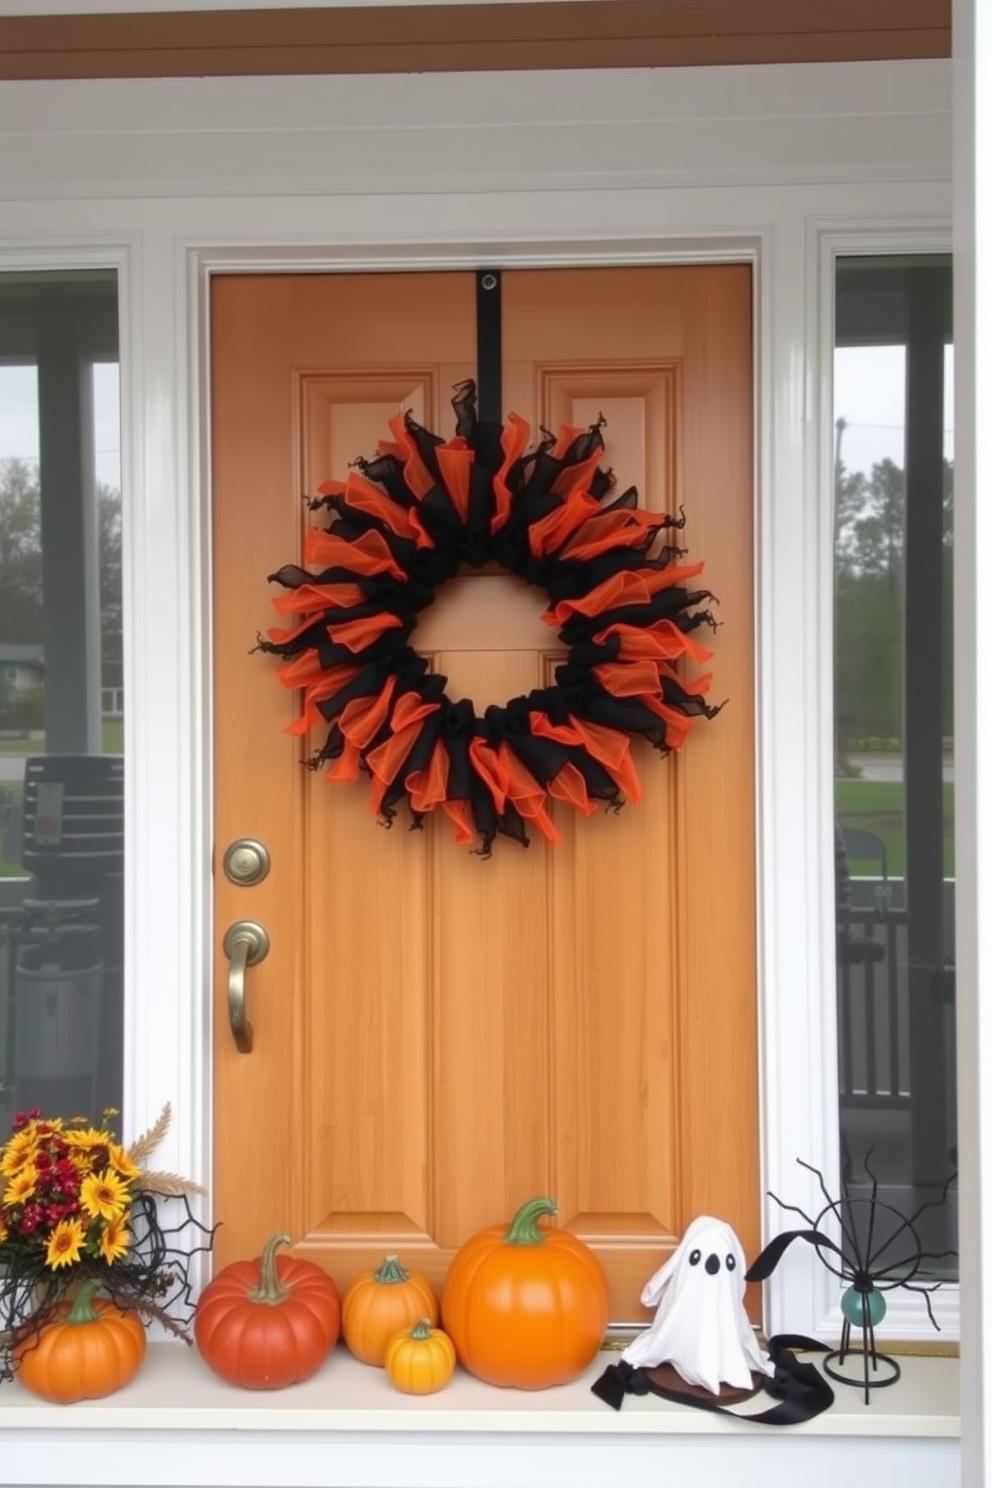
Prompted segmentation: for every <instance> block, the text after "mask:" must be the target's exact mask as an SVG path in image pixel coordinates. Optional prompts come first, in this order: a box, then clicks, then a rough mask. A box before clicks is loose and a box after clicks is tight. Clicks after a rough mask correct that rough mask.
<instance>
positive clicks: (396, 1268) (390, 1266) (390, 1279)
mask: <svg viewBox="0 0 992 1488" xmlns="http://www.w3.org/2000/svg"><path fill="white" fill-rule="evenodd" d="M372 1279H373V1281H384V1282H385V1283H386V1284H387V1286H392V1285H393V1284H394V1283H395V1282H397V1281H409V1280H410V1273H409V1271H404V1270H403V1267H402V1266H401V1265H400V1261H399V1256H394V1255H388V1256H387V1257H386V1259H385V1260H384V1261H383V1263H382V1265H381V1266H380V1267H379V1269H378V1271H376V1273H375V1275H374V1276H373V1278H372Z"/></svg>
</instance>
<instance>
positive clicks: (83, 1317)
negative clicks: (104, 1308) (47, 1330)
mask: <svg viewBox="0 0 992 1488" xmlns="http://www.w3.org/2000/svg"><path fill="white" fill-rule="evenodd" d="M99 1285H100V1278H99V1277H98V1276H91V1277H90V1278H89V1280H88V1281H84V1282H82V1283H81V1284H80V1287H79V1290H78V1292H77V1293H76V1295H75V1296H74V1297H73V1299H72V1306H71V1307H70V1308H69V1311H68V1312H67V1313H66V1315H65V1322H67V1323H73V1324H75V1323H95V1322H98V1321H99V1317H100V1314H99V1313H98V1312H97V1310H96V1308H95V1307H94V1306H93V1293H94V1292H95V1291H96V1289H97V1287H98V1286H99Z"/></svg>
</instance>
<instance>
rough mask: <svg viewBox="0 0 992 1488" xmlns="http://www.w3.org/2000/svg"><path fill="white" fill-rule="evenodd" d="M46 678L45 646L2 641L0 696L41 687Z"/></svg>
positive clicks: (0, 647)
mask: <svg viewBox="0 0 992 1488" xmlns="http://www.w3.org/2000/svg"><path fill="white" fill-rule="evenodd" d="M44 679H45V648H44V646H41V645H24V646H15V645H8V644H5V643H4V642H2V641H0V697H2V696H3V695H4V694H5V693H6V694H7V695H8V696H9V695H10V694H11V693H18V692H27V691H28V690H29V689H30V688H32V687H40V686H41V684H42V682H43V681H44Z"/></svg>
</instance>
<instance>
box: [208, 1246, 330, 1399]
mask: <svg viewBox="0 0 992 1488" xmlns="http://www.w3.org/2000/svg"><path fill="white" fill-rule="evenodd" d="M288 1244H289V1236H288V1235H274V1236H273V1238H272V1239H271V1240H270V1241H269V1243H268V1244H267V1245H266V1247H265V1250H264V1252H263V1253H262V1256H261V1257H260V1259H258V1260H254V1261H234V1262H233V1263H232V1264H231V1265H230V1266H225V1268H224V1270H223V1271H220V1272H218V1274H217V1275H216V1276H215V1277H214V1279H213V1281H212V1282H210V1284H209V1286H207V1287H205V1288H204V1291H203V1293H202V1295H201V1297H200V1300H199V1302H198V1303H197V1307H196V1317H195V1319H194V1322H193V1333H194V1336H195V1338H196V1344H197V1348H198V1349H199V1350H200V1353H201V1355H202V1356H203V1359H204V1360H205V1362H206V1363H207V1364H209V1366H210V1368H211V1369H212V1370H213V1371H214V1373H215V1374H219V1375H220V1377H221V1379H224V1380H227V1382H228V1384H231V1385H241V1386H242V1387H243V1388H244V1389H246V1390H282V1389H284V1388H285V1387H286V1386H287V1385H295V1384H298V1383H299V1382H300V1381H301V1380H305V1379H309V1378H310V1376H311V1375H312V1374H315V1373H316V1372H317V1370H318V1369H319V1368H320V1366H321V1364H323V1362H324V1360H325V1359H326V1358H327V1355H328V1354H329V1353H330V1351H331V1349H332V1348H333V1347H334V1345H335V1343H337V1340H338V1335H339V1333H340V1331H341V1300H340V1297H339V1296H338V1289H337V1287H336V1286H335V1285H334V1282H333V1281H332V1280H331V1278H330V1277H329V1276H328V1274H327V1272H326V1271H322V1270H321V1268H320V1267H319V1266H315V1265H314V1264H313V1262H312V1261H302V1260H298V1259H297V1258H296V1257H295V1256H284V1255H281V1256H277V1255H276V1249H277V1247H278V1246H280V1245H288Z"/></svg>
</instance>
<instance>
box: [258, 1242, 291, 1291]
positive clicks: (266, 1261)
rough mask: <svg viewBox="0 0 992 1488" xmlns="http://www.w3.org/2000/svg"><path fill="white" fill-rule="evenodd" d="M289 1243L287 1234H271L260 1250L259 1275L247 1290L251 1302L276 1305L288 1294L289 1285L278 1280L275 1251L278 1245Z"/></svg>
mask: <svg viewBox="0 0 992 1488" xmlns="http://www.w3.org/2000/svg"><path fill="white" fill-rule="evenodd" d="M290 1243H291V1242H290V1237H289V1236H288V1235H273V1236H272V1239H271V1240H270V1241H269V1243H268V1244H267V1245H266V1247H265V1249H264V1250H263V1251H262V1262H261V1267H260V1270H261V1275H260V1276H259V1279H258V1283H257V1285H256V1286H253V1287H252V1288H251V1289H250V1290H249V1292H248V1296H249V1297H250V1298H251V1300H252V1302H260V1303H261V1304H262V1306H263V1307H278V1306H279V1305H280V1303H282V1302H285V1300H286V1298H287V1297H288V1296H289V1287H288V1286H284V1285H283V1283H282V1282H281V1281H280V1280H279V1273H278V1271H277V1270H276V1251H277V1249H278V1248H279V1246H280V1245H289V1244H290Z"/></svg>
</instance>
